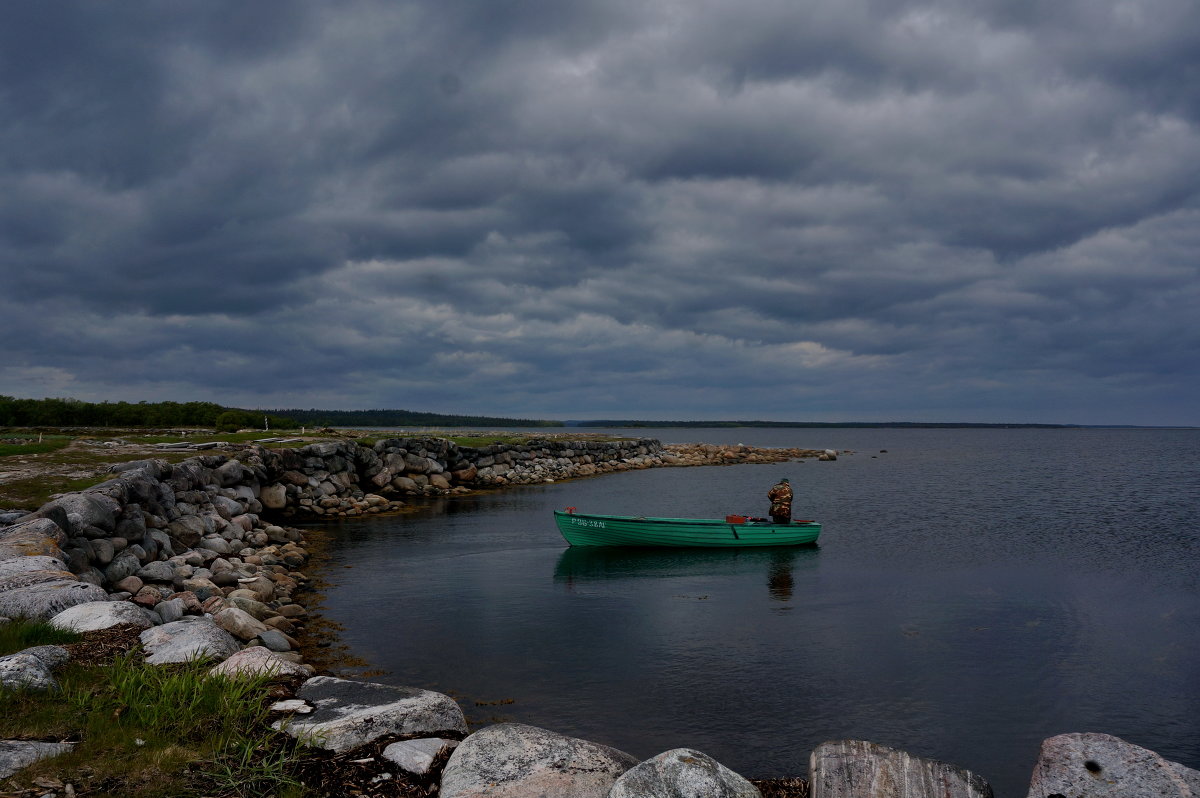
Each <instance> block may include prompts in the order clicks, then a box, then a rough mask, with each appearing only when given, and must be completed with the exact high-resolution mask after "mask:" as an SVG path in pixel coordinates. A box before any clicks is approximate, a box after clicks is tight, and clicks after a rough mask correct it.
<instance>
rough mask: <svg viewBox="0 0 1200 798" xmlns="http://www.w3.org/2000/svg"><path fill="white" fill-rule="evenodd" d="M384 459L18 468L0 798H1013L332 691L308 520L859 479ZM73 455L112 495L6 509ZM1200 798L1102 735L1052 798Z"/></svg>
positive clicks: (271, 440) (1192, 785) (0, 467)
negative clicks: (437, 504) (677, 485)
mask: <svg viewBox="0 0 1200 798" xmlns="http://www.w3.org/2000/svg"><path fill="white" fill-rule="evenodd" d="M378 435H379V434H378V433H374V434H372V433H355V432H350V431H345V430H328V431H323V432H320V433H317V434H315V435H313V434H309V433H308V432H307V430H306V431H305V434H304V435H291V434H282V435H276V436H274V437H267V436H265V435H264V434H263V433H255V432H246V433H241V434H238V435H230V436H225V439H220V438H216V437H214V436H212V435H211V434H209V435H195V434H193V435H180V433H179V432H173V433H166V434H163V435H161V436H158V437H159V438H161V439H145V436H141V437H142V439H140V440H139V439H137V438H138V436H134V435H130V436H126V437H118V438H107V439H96V438H93V440H92V442H91V443H86V444H85V443H80V442H79V439H78V438H77V437H71V436H67V437H68V442H67V443H65V444H63V445H61V446H57V444H56V447H55V448H51V449H50V450H48V451H37V450H34V451H29V450H28V449H27V450H26V451H24V452H8V453H7V456H0V617H2V618H4V619H11V620H3V621H0V640H3V641H4V644H5V646H6V647H7V650H5V649H0V655H2V654H7V656H2V657H0V685H2V687H0V708H2V709H3V711H2V712H0V717H2V718H3V720H2V721H0V738H2V739H0V792H2V793H3V794H5V795H10V794H11V795H20V796H35V795H36V796H55V798H57V797H58V796H67V795H80V796H82V795H129V796H134V795H137V796H151V795H197V796H199V795H263V796H265V795H279V796H282V795H363V796H416V795H422V796H427V795H441V796H444V797H446V798H467V797H468V796H513V798H516V797H517V796H533V795H561V796H587V797H588V798H591V797H593V796H594V797H595V798H604V797H605V796H609V798H634V797H635V796H647V797H650V796H683V795H714V796H746V798H753V797H754V796H765V798H775V797H778V798H786V797H787V796H806V795H809V794H811V795H813V796H817V797H818V798H822V797H824V796H845V797H846V798H854V797H856V796H864V798H865V796H880V798H882V796H906V797H908V796H910V797H911V798H923V797H924V796H930V798H932V796H944V797H946V798H951V797H956V796H963V797H964V798H967V797H972V796H978V797H979V798H984V797H985V796H991V794H992V791H991V788H990V787H989V786H988V784H987V782H986V781H985V779H984V778H982V777H981V776H980V775H978V774H974V773H971V772H969V771H966V770H963V769H961V768H958V767H955V766H953V765H949V764H945V763H942V762H938V761H936V760H930V759H922V758H919V757H915V756H911V755H909V754H907V753H905V752H903V751H898V750H895V749H890V748H885V747H883V746H879V745H876V744H873V743H870V742H867V741H860V740H836V741H829V742H826V743H823V744H821V745H820V746H818V747H817V749H815V750H814V751H813V752H812V754H811V757H810V772H809V774H808V779H807V781H806V780H802V779H799V778H794V777H786V776H787V774H779V775H780V778H776V779H767V780H758V781H753V782H752V781H750V780H748V779H746V778H744V777H743V776H741V775H739V774H736V773H734V772H732V771H730V770H729V769H728V768H725V767H724V766H723V765H721V764H720V763H718V762H716V761H714V760H713V759H711V757H708V756H707V755H706V754H704V753H703V752H700V751H695V750H692V749H688V748H678V749H672V750H670V751H666V752H663V753H661V754H659V755H657V756H655V757H653V758H651V759H648V760H645V761H641V760H639V759H637V758H636V757H633V756H630V755H629V754H627V753H624V752H622V751H618V750H615V749H612V748H609V747H607V746H604V745H600V744H598V743H594V742H590V741H586V740H580V739H575V738H569V737H565V736H563V735H560V734H557V733H555V732H554V731H552V730H548V729H539V728H535V727H531V726H526V725H523V724H517V723H500V724H495V725H491V726H487V727H484V728H481V729H477V730H473V729H470V728H468V725H467V722H466V719H465V717H464V715H463V712H462V710H461V709H460V708H459V706H458V704H457V703H456V702H455V701H454V699H453V698H451V697H450V696H446V695H443V694H440V693H435V692H431V691H427V690H422V689H418V688H404V687H393V686H387V685H382V684H376V683H372V682H370V681H369V680H366V679H345V678H340V677H337V676H334V675H332V672H331V668H332V667H334V665H335V664H336V662H337V661H338V657H339V652H338V647H337V640H336V629H334V628H332V627H331V626H330V625H329V624H328V623H325V622H323V621H322V619H321V618H320V614H319V600H320V589H319V588H320V584H321V582H320V576H321V564H320V563H321V546H320V533H319V532H314V531H313V530H311V529H310V530H308V531H303V530H301V529H298V528H296V527H294V526H291V525H290V524H291V523H293V522H294V521H295V520H297V519H319V518H326V517H335V518H353V517H356V516H369V515H378V514H381V513H392V512H405V511H406V510H408V509H409V508H411V507H413V506H415V505H419V504H420V503H421V502H422V501H424V500H425V499H426V497H432V496H454V495H459V494H464V493H469V492H472V491H480V490H499V489H503V488H504V487H505V486H508V485H528V484H537V483H545V482H551V481H558V480H563V479H578V478H585V477H591V476H598V475H603V474H607V473H613V472H618V471H627V470H632V469H644V468H661V467H688V466H702V465H729V464H738V463H765V462H784V461H789V460H795V459H800V458H812V459H817V460H823V461H835V460H836V459H837V457H838V456H839V454H841V455H846V454H848V453H846V452H840V453H839V452H833V451H829V450H818V449H763V448H755V447H749V446H741V445H738V446H715V445H708V444H687V445H663V444H662V443H661V442H659V441H658V440H654V439H647V438H633V439H631V438H615V437H611V436H607V435H603V434H586V433H584V434H581V433H580V432H579V431H578V430H572V431H570V432H558V431H555V432H554V433H548V434H545V435H542V434H539V435H537V436H536V437H533V436H489V437H478V436H477V437H462V438H453V439H452V438H445V437H433V436H429V435H423V436H410V437H379V436H378ZM33 437H34V435H33V434H28V435H27V436H26V438H25V439H23V440H24V441H25V442H23V443H18V444H12V443H10V444H8V445H11V446H18V447H20V446H24V447H39V446H40V447H45V444H46V442H47V439H46V434H45V433H41V435H40V441H39V442H34V441H33ZM55 440H58V439H55ZM73 447H76V448H73ZM77 447H83V448H82V449H79V448H77ZM72 452H74V453H75V454H77V455H79V456H82V455H89V456H88V457H87V458H84V459H86V460H89V462H91V471H92V473H88V474H86V475H84V476H78V474H80V473H82V472H84V471H88V470H89V469H88V468H83V467H81V468H79V469H78V470H76V471H73V472H70V473H72V474H75V475H76V476H74V477H72V478H73V479H76V480H81V481H84V482H87V483H89V484H84V485H75V486H72V487H73V488H75V489H74V490H70V491H68V492H63V493H55V494H50V495H47V496H46V497H45V498H46V500H45V501H40V499H41V498H42V497H41V496H39V495H38V493H37V491H36V490H33V489H32V488H29V489H28V490H27V494H26V495H28V496H30V497H36V498H37V499H38V500H39V501H37V502H36V505H34V504H30V503H28V501H27V500H20V499H18V500H16V501H14V500H13V498H12V494H10V493H7V492H5V491H6V484H7V485H13V484H17V483H21V484H25V483H29V482H30V481H31V480H32V481H33V482H37V480H38V479H39V478H45V477H46V475H45V474H41V473H39V472H40V471H41V470H43V469H44V470H50V471H54V469H53V468H51V465H50V464H51V463H53V464H55V466H56V467H57V466H63V465H64V464H65V463H67V462H68V461H70V460H71V459H72V456H71V453H72ZM3 454H4V453H3V452H0V455H3ZM39 458H41V459H39ZM100 464H103V465H102V466H101V465H100ZM101 468H102V470H103V471H104V472H105V473H104V474H103V478H101V479H99V480H97V478H96V476H95V474H94V472H95V471H96V470H100V469H101ZM48 478H49V480H50V481H51V482H53V481H56V480H58V481H67V475H66V474H63V473H59V472H57V471H55V472H54V473H52V474H51V475H50V476H49V477H48ZM91 483H94V484H91ZM39 484H40V483H39ZM27 487H28V486H27ZM44 487H45V486H44V485H42V487H41V488H39V490H41V489H44ZM5 497H8V498H5ZM56 636H57V637H56ZM210 706H211V711H210V714H208V715H203V714H196V713H197V712H200V710H202V709H203V708H204V707H210ZM185 709H186V710H187V711H186V712H185ZM1189 791H1190V792H1189ZM1191 794H1200V772H1197V771H1195V770H1190V769H1188V768H1185V767H1183V766H1181V765H1179V764H1177V763H1172V762H1167V761H1165V760H1162V759H1161V758H1160V757H1158V756H1157V755H1155V754H1153V752H1149V751H1146V750H1145V749H1141V748H1139V747H1137V746H1134V745H1132V744H1129V743H1126V742H1124V741H1122V740H1119V739H1117V738H1115V737H1111V736H1108V735H1104V734H1094V733H1092V734H1065V735H1059V736H1057V737H1052V738H1050V739H1048V740H1046V741H1045V743H1044V744H1043V747H1042V754H1041V758H1040V759H1039V761H1038V762H1037V763H1036V765H1035V766H1034V769H1033V773H1032V778H1031V786H1030V792H1029V795H1030V796H1037V797H1038V798H1051V796H1054V795H1064V796H1066V795H1072V796H1083V795H1124V796H1143V795H1144V796H1151V795H1156V796H1157V795H1191Z"/></svg>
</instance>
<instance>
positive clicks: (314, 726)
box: [274, 676, 467, 751]
mask: <svg viewBox="0 0 1200 798" xmlns="http://www.w3.org/2000/svg"><path fill="white" fill-rule="evenodd" d="M296 697H297V698H301V699H304V700H305V701H307V702H309V703H310V704H312V705H313V706H315V707H316V711H315V712H313V713H312V714H311V715H308V716H306V717H304V718H292V719H289V720H287V721H279V722H277V723H275V724H274V728H276V729H280V730H282V731H285V732H287V733H288V734H290V735H292V736H293V737H295V738H296V739H298V740H300V741H301V742H302V743H304V744H306V745H311V746H315V747H318V748H324V749H326V750H328V751H348V750H350V749H352V748H357V747H359V746H360V745H366V744H367V743H369V742H371V741H372V740H375V739H378V738H379V737H383V736H384V735H387V734H396V735H412V734H424V735H430V736H432V735H436V734H438V733H442V732H455V733H457V734H465V733H466V731H467V721H466V718H465V717H464V716H463V713H462V710H461V709H460V708H459V706H458V704H456V703H455V702H454V699H453V698H451V697H450V696H447V695H442V694H441V693H435V692H431V691H429V690H419V689H417V688H414V687H391V686H389V685H386V684H375V683H372V682H356V681H351V680H350V679H337V678H334V677H332V676H317V677H314V678H312V679H309V680H308V681H306V682H305V683H304V684H303V685H302V686H301V687H300V690H299V691H298V692H297V693H296Z"/></svg>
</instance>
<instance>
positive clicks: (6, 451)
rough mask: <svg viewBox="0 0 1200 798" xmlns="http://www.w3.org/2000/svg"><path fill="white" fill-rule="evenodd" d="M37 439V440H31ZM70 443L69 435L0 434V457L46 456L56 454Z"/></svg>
mask: <svg viewBox="0 0 1200 798" xmlns="http://www.w3.org/2000/svg"><path fill="white" fill-rule="evenodd" d="M34 438H37V439H38V440H36V441H35V440H33V439H34ZM70 443H71V436H69V435H17V434H15V433H2V434H0V457H14V456H17V455H24V454H47V453H49V452H56V451H58V450H59V449H62V448H64V447H66V446H68V445H69V444H70Z"/></svg>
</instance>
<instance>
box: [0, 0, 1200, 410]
mask: <svg viewBox="0 0 1200 798" xmlns="http://www.w3.org/2000/svg"><path fill="white" fill-rule="evenodd" d="M1198 73H1200V12H1198V11H1197V8H1196V7H1195V5H1194V4H1193V3H1191V2H1190V0H1113V1H1112V2H1101V3H1092V2H1083V1H1082V0H1065V2H1059V3H1053V4H1046V3H1032V2H1030V3H1024V2H1017V3H1014V2H1008V1H1006V2H1000V0H995V2H984V3H974V2H972V3H967V2H963V1H961V0H929V1H928V2H922V3H917V2H901V1H899V0H888V1H885V0H842V1H841V2H836V3H835V2H819V3H808V4H796V3H792V2H785V0H754V2H750V3H731V2H727V0H702V2H690V3H682V2H674V1H673V0H655V1H654V2H639V3H632V2H629V3H626V2H580V3H559V2H550V0H538V1H537V2H534V1H533V0H526V1H524V2H516V1H515V0H514V1H512V2H490V3H432V2H398V3H393V2H374V1H372V0H360V1H358V2H345V3H337V4H327V3H267V2H263V3H251V4H245V3H173V4H167V3H155V2H145V3H122V4H117V5H113V4H98V3H84V2H80V3H75V4H70V3H63V4H53V5H47V4H24V5H19V6H15V7H14V8H13V9H11V10H10V11H9V13H8V14H7V15H6V24H5V25H4V26H3V27H2V28H0V278H2V280H3V284H2V285H3V290H2V291H0V319H2V320H3V321H2V322H0V324H2V325H3V327H2V328H3V331H4V338H5V341H4V344H5V347H4V354H3V356H2V359H0V393H13V394H18V395H31V396H40V395H70V396H78V397H80V398H86V399H102V398H129V399H139V398H149V399H161V398H173V399H183V398H197V397H200V398H211V399H215V400H217V401H224V402H228V403H230V404H237V403H242V404H258V405H273V406H282V405H297V404H298V405H321V406H329V407H367V406H393V407H411V408H417V409H430V410H439V409H443V410H447V411H455V412H478V413H488V414H509V415H521V416H529V415H533V414H541V415H546V416H553V417H580V416H609V417H611V416H614V415H616V416H627V417H628V416H643V417H658V418H672V417H697V416H702V417H709V418H717V417H720V418H728V417H734V416H739V417H764V418H818V419H828V418H848V417H857V418H877V419H892V418H915V419H935V420H936V419H945V418H957V419H963V420H1017V421H1019V420H1032V421H1080V422H1089V421H1092V422H1121V421H1125V422H1142V423H1170V422H1175V423H1200V417H1198V416H1197V415H1196V410H1195V407H1194V404H1195V403H1194V400H1193V398H1192V397H1193V396H1194V395H1195V393H1196V392H1197V388H1200V385H1198V384H1197V379H1198V378H1197V376H1196V375H1197V373H1198V372H1200V369H1197V368H1196V366H1197V365H1198V363H1197V360H1198V358H1197V352H1200V333H1198V332H1197V329H1198V328H1197V326H1196V325H1195V324H1193V323H1192V314H1193V310H1192V308H1194V307H1196V306H1197V303H1198V302H1200V296H1197V294H1198V293H1200V288H1198V286H1200V280H1198V279H1197V278H1198V274H1197V271H1198V268H1200V266H1198V262H1200V259H1198V258H1197V252H1200V240H1197V233H1196V232H1194V231H1196V230H1198V229H1200V207H1198V197H1197V187H1198V186H1200V116H1198V112H1200V100H1197V97H1198V96H1200V95H1197V93H1196V92H1195V91H1194V89H1193V88H1192V87H1193V86H1194V85H1195V84H1196V82H1197V78H1200V74H1198ZM630 385H636V386H637V387H636V389H630V388H629V386H630ZM748 397H749V398H748Z"/></svg>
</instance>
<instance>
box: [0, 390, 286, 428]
mask: <svg viewBox="0 0 1200 798" xmlns="http://www.w3.org/2000/svg"><path fill="white" fill-rule="evenodd" d="M264 418H265V420H266V421H267V423H269V424H270V426H271V427H272V428H275V429H292V428H295V427H297V426H299V425H298V424H297V423H296V422H295V420H293V419H290V418H284V417H281V416H275V415H271V414H270V413H264V412H263V411H261V410H243V409H241V408H237V407H223V406H221V405H219V404H216V403H214V402H84V401H81V400H79V399H16V398H14V397H11V396H0V425H2V426H6V427H122V428H123V427H155V428H171V427H206V428H209V427H210V428H215V429H218V430H221V431H222V432H232V431H235V430H239V429H244V428H247V427H249V428H258V429H261V428H262V426H263V422H264Z"/></svg>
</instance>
